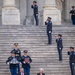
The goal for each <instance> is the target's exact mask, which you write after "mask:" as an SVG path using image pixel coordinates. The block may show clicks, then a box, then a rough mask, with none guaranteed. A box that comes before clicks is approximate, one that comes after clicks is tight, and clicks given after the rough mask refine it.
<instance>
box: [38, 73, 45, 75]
mask: <svg viewBox="0 0 75 75" xmlns="http://www.w3.org/2000/svg"><path fill="white" fill-rule="evenodd" d="M37 75H40V73H38V74H37ZM42 75H45V73H42Z"/></svg>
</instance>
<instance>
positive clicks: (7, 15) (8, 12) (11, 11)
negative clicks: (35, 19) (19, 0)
mask: <svg viewBox="0 0 75 75" xmlns="http://www.w3.org/2000/svg"><path fill="white" fill-rule="evenodd" d="M2 24H3V25H20V12H19V10H18V9H17V8H15V7H3V8H2Z"/></svg>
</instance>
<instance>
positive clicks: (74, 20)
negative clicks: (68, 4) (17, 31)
mask: <svg viewBox="0 0 75 75" xmlns="http://www.w3.org/2000/svg"><path fill="white" fill-rule="evenodd" d="M74 8H75V7H74V6H72V10H71V11H70V14H71V20H72V23H73V25H75V9H74Z"/></svg>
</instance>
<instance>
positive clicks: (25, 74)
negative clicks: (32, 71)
mask: <svg viewBox="0 0 75 75" xmlns="http://www.w3.org/2000/svg"><path fill="white" fill-rule="evenodd" d="M18 75H21V73H19V74H18ZM24 75H27V73H24Z"/></svg>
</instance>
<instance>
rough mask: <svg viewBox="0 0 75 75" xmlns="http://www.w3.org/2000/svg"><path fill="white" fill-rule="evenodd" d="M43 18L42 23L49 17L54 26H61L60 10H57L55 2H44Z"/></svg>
mask: <svg viewBox="0 0 75 75" xmlns="http://www.w3.org/2000/svg"><path fill="white" fill-rule="evenodd" d="M43 16H44V17H43V19H44V20H43V21H44V22H45V21H46V19H47V17H48V16H50V17H51V18H52V21H53V24H54V25H61V10H59V9H58V8H57V5H56V0H44V13H43Z"/></svg>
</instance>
